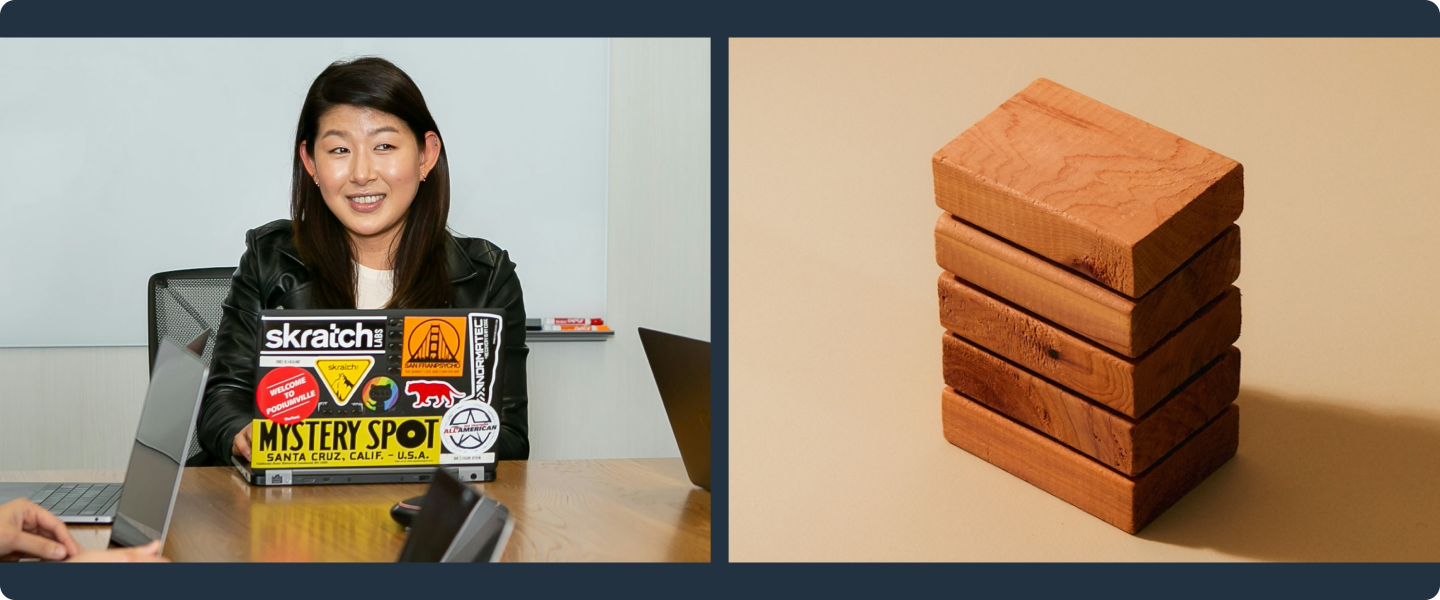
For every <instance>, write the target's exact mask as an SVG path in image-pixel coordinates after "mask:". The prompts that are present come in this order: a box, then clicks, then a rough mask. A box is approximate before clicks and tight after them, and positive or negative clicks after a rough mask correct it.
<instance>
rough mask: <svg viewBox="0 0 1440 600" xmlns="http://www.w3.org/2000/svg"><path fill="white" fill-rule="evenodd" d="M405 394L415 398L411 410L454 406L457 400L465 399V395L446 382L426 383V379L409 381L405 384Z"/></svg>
mask: <svg viewBox="0 0 1440 600" xmlns="http://www.w3.org/2000/svg"><path fill="white" fill-rule="evenodd" d="M405 393H406V394H409V395H411V396H414V397H415V404H413V405H412V406H411V408H424V407H426V406H434V407H436V408H440V407H445V406H453V405H454V404H455V401H456V400H464V399H465V394H463V393H461V392H460V390H457V389H455V387H454V386H451V385H450V384H449V383H446V382H444V381H426V380H424V379H414V380H411V381H407V382H405Z"/></svg>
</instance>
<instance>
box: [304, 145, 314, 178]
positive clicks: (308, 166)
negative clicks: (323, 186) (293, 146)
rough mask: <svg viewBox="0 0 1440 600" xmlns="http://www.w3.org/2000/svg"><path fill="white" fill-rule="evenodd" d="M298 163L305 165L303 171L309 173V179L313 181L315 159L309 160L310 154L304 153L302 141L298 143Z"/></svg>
mask: <svg viewBox="0 0 1440 600" xmlns="http://www.w3.org/2000/svg"><path fill="white" fill-rule="evenodd" d="M300 162H302V163H305V170H306V171H307V172H309V173H310V177H311V178H312V179H313V178H314V177H315V159H314V158H311V157H310V153H309V152H306V151H305V142H303V141H302V142H300Z"/></svg>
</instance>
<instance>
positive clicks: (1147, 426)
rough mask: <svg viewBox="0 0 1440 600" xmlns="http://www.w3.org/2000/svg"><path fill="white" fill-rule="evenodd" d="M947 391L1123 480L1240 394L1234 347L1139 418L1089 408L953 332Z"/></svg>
mask: <svg viewBox="0 0 1440 600" xmlns="http://www.w3.org/2000/svg"><path fill="white" fill-rule="evenodd" d="M943 345H944V364H945V385H947V386H950V387H951V388H953V389H954V390H955V391H957V392H959V393H961V394H964V395H965V396H966V397H969V398H970V399H972V400H975V401H976V402H979V403H981V404H984V405H986V406H988V407H990V408H991V409H994V410H995V411H997V412H1000V413H1002V414H1004V415H1005V416H1007V417H1010V418H1011V419H1015V420H1016V421H1020V422H1021V423H1024V424H1026V425H1029V426H1030V427H1031V428H1033V429H1035V430H1036V431H1039V432H1040V433H1043V434H1045V435H1047V436H1050V437H1051V438H1054V439H1055V440H1056V441H1059V442H1061V443H1063V444H1065V445H1066V446H1069V447H1071V448H1074V449H1076V450H1079V451H1080V452H1083V453H1085V454H1086V455H1087V456H1090V457H1091V458H1094V459H1096V460H1098V461H1100V462H1102V463H1105V464H1106V465H1107V466H1109V467H1110V468H1112V469H1115V470H1117V471H1120V472H1121V473H1124V474H1126V475H1132V476H1133V475H1138V474H1140V472H1142V471H1144V470H1145V469H1147V468H1149V467H1150V465H1152V464H1154V463H1155V461H1157V460H1159V459H1160V457H1161V456H1164V455H1165V454H1166V453H1167V452H1169V451H1170V450H1172V449H1174V448H1175V446H1177V445H1179V444H1180V442H1181V441H1183V440H1184V439H1185V438H1187V437H1189V436H1190V434H1192V433H1195V431H1196V430H1198V429H1200V427H1202V426H1204V425H1205V424H1206V423H1208V422H1209V421H1210V419H1212V418H1214V417H1215V415H1218V414H1220V411H1222V410H1224V409H1225V407H1226V406H1228V405H1229V404H1230V403H1231V402H1234V401H1235V397H1236V396H1237V395H1239V393H1240V350H1239V349H1237V348H1235V347H1233V346H1232V347H1231V348H1230V349H1229V350H1226V351H1225V353H1224V354H1221V355H1220V357H1219V358H1217V359H1215V360H1214V362H1212V363H1210V364H1209V365H1206V366H1205V368H1204V369H1202V370H1201V371H1200V372H1199V373H1197V374H1196V375H1195V376H1194V377H1192V378H1190V381H1187V382H1185V384H1184V385H1181V386H1180V387H1179V389H1176V390H1175V392H1174V393H1172V394H1171V395H1170V397H1169V398H1166V399H1165V400H1164V401H1163V402H1161V403H1160V404H1159V405H1157V406H1156V407H1155V408H1154V409H1153V410H1151V411H1150V412H1149V413H1146V414H1145V415H1144V416H1142V417H1140V418H1139V419H1132V418H1129V417H1126V416H1124V415H1121V414H1119V413H1116V412H1115V411H1112V410H1109V409H1107V408H1105V407H1104V406H1103V405H1100V404H1097V403H1095V402H1091V401H1090V400H1087V399H1085V398H1084V397H1082V396H1078V395H1076V394H1074V393H1073V392H1070V391H1069V390H1066V389H1064V388H1062V387H1060V386H1057V385H1055V384H1053V383H1050V382H1048V381H1045V380H1044V379H1043V378H1041V377H1039V376H1038V375H1035V374H1034V373H1031V372H1030V371H1027V370H1025V369H1024V368H1022V367H1020V366H1018V365H1016V364H1015V363H1012V362H1010V361H1007V360H1005V359H1003V358H1000V357H998V356H995V355H993V354H991V353H989V352H986V351H985V350H984V349H981V348H980V347H978V346H976V345H974V344H971V343H970V342H967V341H965V340H964V339H962V338H960V337H959V336H956V335H955V334H952V333H945V334H944V342H943Z"/></svg>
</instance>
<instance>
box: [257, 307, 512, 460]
mask: <svg viewBox="0 0 1440 600" xmlns="http://www.w3.org/2000/svg"><path fill="white" fill-rule="evenodd" d="M504 322H505V317H504V311H503V310H489V309H478V310H477V309H453V310H452V309H439V310H333V311H323V310H267V311H263V312H262V313H261V315H260V335H261V338H260V347H259V353H258V356H257V357H256V360H257V367H258V371H257V385H256V387H255V406H256V409H257V411H258V414H259V415H260V417H259V418H257V419H255V420H254V421H253V422H252V430H251V459H250V460H251V462H250V466H251V468H253V469H255V470H265V469H320V468H324V469H332V468H352V467H354V468H366V467H377V468H378V467H383V468H393V467H431V466H476V465H491V466H493V464H494V463H495V453H494V451H493V448H494V445H495V443H496V441H497V440H498V438H499V435H500V415H499V412H498V411H497V410H496V409H495V408H494V407H493V406H492V401H493V400H494V398H495V394H498V393H501V390H503V389H504V388H503V385H502V382H501V381H500V379H501V376H500V375H501V373H502V370H501V365H500V362H501V352H500V349H501V348H502V346H503V343H504V340H503V339H502V337H503V331H504Z"/></svg>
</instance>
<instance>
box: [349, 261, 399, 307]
mask: <svg viewBox="0 0 1440 600" xmlns="http://www.w3.org/2000/svg"><path fill="white" fill-rule="evenodd" d="M354 264H355V308H359V309H371V308H384V307H385V304H386V303H387V302H389V301H390V296H391V295H393V294H394V293H395V272H394V271H380V270H377V269H372V268H370V267H367V266H365V265H362V264H360V263H354Z"/></svg>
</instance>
